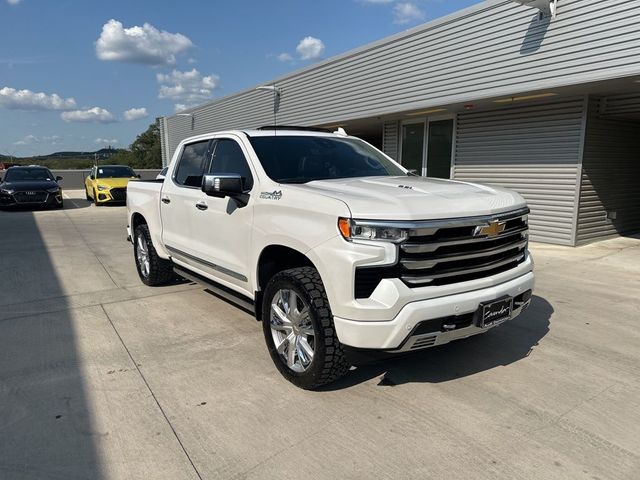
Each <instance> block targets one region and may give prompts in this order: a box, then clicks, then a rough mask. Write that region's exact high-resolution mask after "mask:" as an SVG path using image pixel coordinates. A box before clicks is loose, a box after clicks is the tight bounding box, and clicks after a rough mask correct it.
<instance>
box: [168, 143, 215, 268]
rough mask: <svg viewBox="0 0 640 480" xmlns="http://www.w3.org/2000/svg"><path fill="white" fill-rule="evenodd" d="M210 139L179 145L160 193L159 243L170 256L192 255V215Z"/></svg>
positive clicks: (199, 190)
mask: <svg viewBox="0 0 640 480" xmlns="http://www.w3.org/2000/svg"><path fill="white" fill-rule="evenodd" d="M210 145H211V140H201V141H197V142H193V143H190V144H187V145H185V146H184V147H183V149H182V152H181V154H180V157H179V158H178V160H177V163H176V165H175V167H174V168H173V169H172V171H171V176H170V177H167V178H165V180H164V183H163V184H162V190H161V192H160V216H161V219H162V243H163V244H164V245H165V247H166V249H167V250H168V251H169V253H170V254H171V256H172V257H175V258H176V259H188V258H189V257H191V256H193V255H194V252H195V249H194V242H193V234H194V232H193V228H192V221H193V220H194V219H193V215H194V213H195V212H196V204H197V203H198V202H199V201H200V199H201V197H202V195H203V194H202V191H201V188H202V187H201V185H202V174H203V172H204V171H205V169H206V168H207V166H208V163H209V153H210V152H209V147H210Z"/></svg>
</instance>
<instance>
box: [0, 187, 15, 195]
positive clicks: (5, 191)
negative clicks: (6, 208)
mask: <svg viewBox="0 0 640 480" xmlns="http://www.w3.org/2000/svg"><path fill="white" fill-rule="evenodd" d="M14 192H15V190H11V189H6V188H0V193H4V194H5V195H13V193H14Z"/></svg>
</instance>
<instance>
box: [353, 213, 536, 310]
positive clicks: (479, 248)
mask: <svg viewBox="0 0 640 480" xmlns="http://www.w3.org/2000/svg"><path fill="white" fill-rule="evenodd" d="M528 213H529V210H528V209H525V210H519V211H516V212H511V213H507V214H501V215H495V216H491V217H475V218H468V219H452V220H439V221H424V222H414V223H411V224H409V238H408V239H407V240H406V241H405V242H403V243H401V244H400V245H399V251H398V263H397V264H396V265H394V266H392V267H360V268H358V269H356V278H355V296H356V298H367V297H369V296H371V294H372V293H373V291H374V290H375V288H376V287H377V285H378V284H379V283H380V281H381V280H382V279H384V278H400V279H401V280H402V281H403V282H404V283H405V284H406V285H407V286H408V287H410V288H417V287H426V286H437V285H449V284H452V283H459V282H465V281H469V280H475V279H478V278H483V277H487V276H490V275H495V274H497V273H501V272H505V271H507V270H510V269H512V268H514V267H516V266H517V265H518V264H520V263H522V262H523V261H524V260H525V256H526V248H527V242H528V225H527V214H528ZM399 226H400V227H404V226H401V225H399ZM481 229H484V230H481ZM487 230H488V231H487ZM500 230H502V231H500Z"/></svg>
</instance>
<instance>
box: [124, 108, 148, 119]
mask: <svg viewBox="0 0 640 480" xmlns="http://www.w3.org/2000/svg"><path fill="white" fill-rule="evenodd" d="M123 116H124V119H125V120H126V121H128V122H133V121H134V120H139V119H141V118H145V117H148V116H149V114H148V113H147V109H146V108H144V107H142V108H130V109H129V110H127V111H126V112H124V113H123Z"/></svg>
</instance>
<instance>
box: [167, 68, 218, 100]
mask: <svg viewBox="0 0 640 480" xmlns="http://www.w3.org/2000/svg"><path fill="white" fill-rule="evenodd" d="M156 79H157V80H158V83H159V84H160V91H159V92H158V98H161V99H168V100H173V101H175V102H176V105H175V108H176V111H178V110H184V109H186V108H190V107H192V106H194V105H197V104H198V103H200V102H204V101H206V100H209V99H211V98H212V97H213V91H214V90H215V89H216V88H217V87H218V83H219V81H220V77H218V76H217V75H207V76H205V77H203V76H202V74H201V73H200V72H199V71H198V70H196V69H195V68H194V69H192V70H190V71H188V72H181V71H179V70H173V71H172V72H171V73H167V74H163V73H158V74H157V75H156Z"/></svg>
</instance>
